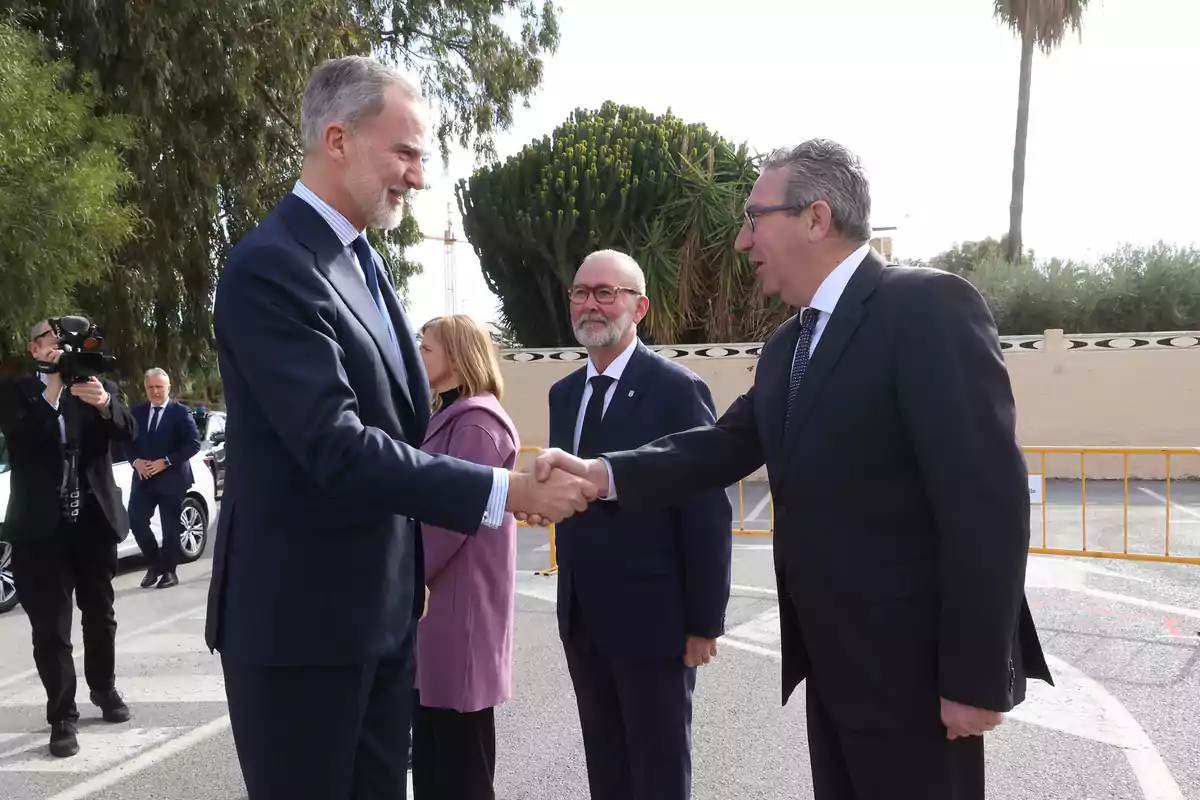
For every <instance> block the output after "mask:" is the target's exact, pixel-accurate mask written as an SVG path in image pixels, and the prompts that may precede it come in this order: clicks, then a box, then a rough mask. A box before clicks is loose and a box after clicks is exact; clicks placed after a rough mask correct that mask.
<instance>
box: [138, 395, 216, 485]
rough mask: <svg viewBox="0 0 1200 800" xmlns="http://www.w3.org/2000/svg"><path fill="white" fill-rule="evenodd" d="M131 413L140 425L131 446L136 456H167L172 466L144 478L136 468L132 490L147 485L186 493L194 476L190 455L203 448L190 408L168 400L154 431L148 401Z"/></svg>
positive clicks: (140, 404)
mask: <svg viewBox="0 0 1200 800" xmlns="http://www.w3.org/2000/svg"><path fill="white" fill-rule="evenodd" d="M130 413H132V414H133V421H134V423H135V424H136V426H137V433H136V434H135V436H134V439H133V445H132V447H131V450H132V453H133V458H144V459H146V460H147V461H153V460H155V459H157V458H166V459H167V460H168V461H170V462H171V465H170V466H169V467H167V468H166V469H165V470H163V471H162V472H160V473H159V474H157V475H155V476H154V477H153V478H147V479H145V480H143V479H141V478H139V477H138V475H137V473H136V472H134V474H133V486H132V487H131V491H132V490H133V489H138V488H141V487H145V488H148V489H149V488H153V489H154V490H155V491H159V492H164V493H167V494H178V495H184V494H187V490H188V489H190V488H191V486H192V481H193V480H194V479H195V476H194V475H192V464H191V461H190V459H191V457H192V456H194V455H196V453H199V452H200V431H198V430H197V429H196V420H195V419H194V418H193V417H192V411H191V409H189V408H188V407H187V406H185V405H183V404H182V403H180V402H177V401H175V400H168V401H167V404H166V405H165V406H163V410H162V417H161V419H159V421H158V426H157V427H156V428H155V429H154V430H153V431H151V430H150V404H149V403H139V404H137V405H136V406H134V407H133V410H132V411H131V412H130Z"/></svg>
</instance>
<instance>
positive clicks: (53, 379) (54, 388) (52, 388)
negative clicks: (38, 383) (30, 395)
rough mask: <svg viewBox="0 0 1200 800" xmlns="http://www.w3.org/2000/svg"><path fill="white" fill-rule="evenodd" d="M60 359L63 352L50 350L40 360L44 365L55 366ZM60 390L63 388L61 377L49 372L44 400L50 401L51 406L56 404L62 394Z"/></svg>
mask: <svg viewBox="0 0 1200 800" xmlns="http://www.w3.org/2000/svg"><path fill="white" fill-rule="evenodd" d="M62 357H63V351H62V350H59V349H57V348H56V349H54V350H51V351H50V352H49V353H47V354H46V357H45V358H44V359H42V360H43V361H44V362H45V363H46V364H57V363H58V361H59V359H61V358H62ZM62 388H63V381H62V375H60V374H58V373H57V372H51V373H50V374H49V375H47V376H46V391H45V395H46V399H47V400H48V401H50V403H51V405H53V404H56V403H58V398H59V395H61V394H62Z"/></svg>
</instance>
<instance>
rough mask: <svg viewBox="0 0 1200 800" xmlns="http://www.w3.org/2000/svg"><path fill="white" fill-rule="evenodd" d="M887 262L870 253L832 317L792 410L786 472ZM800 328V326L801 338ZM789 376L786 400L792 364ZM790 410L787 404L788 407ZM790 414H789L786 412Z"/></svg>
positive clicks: (785, 446)
mask: <svg viewBox="0 0 1200 800" xmlns="http://www.w3.org/2000/svg"><path fill="white" fill-rule="evenodd" d="M883 267H884V264H883V261H881V260H880V259H879V257H878V256H876V255H875V253H874V251H871V252H869V253H867V256H866V258H864V259H863V262H862V263H861V264H859V266H858V269H857V270H855V272H854V276H853V277H852V278H851V279H850V282H849V283H848V284H847V285H846V290H845V291H844V292H842V296H841V298H839V299H838V302H837V306H836V307H835V308H834V309H833V314H832V315H831V316H830V317H829V321H828V322H827V323H826V325H825V330H824V331H823V332H822V333H821V338H820V340H819V341H818V342H817V347H816V350H814V351H813V354H812V356H811V358H810V359H809V362H808V370H807V371H806V372H805V374H804V379H803V380H802V381H801V382H800V388H799V390H798V391H797V393H796V404H795V406H794V407H793V408H792V418H791V421H789V422H788V423H787V433H786V434H785V437H784V441H783V453H782V461H783V468H784V469H785V470H786V469H787V468H788V465H789V464H790V463H791V459H792V457H793V456H794V455H795V454H796V453H797V452H798V451H799V449H800V448H799V443H800V433H801V431H802V430H803V428H804V423H805V421H806V420H807V419H808V416H809V414H810V413H811V412H812V410H813V407H814V405H815V404H816V401H817V397H818V396H819V395H820V393H821V387H822V386H823V385H824V383H825V381H826V380H827V379H828V378H829V376H830V374H831V373H832V372H833V369H834V367H835V366H837V363H838V361H839V360H840V359H841V357H842V353H843V351H845V349H846V345H847V344H849V343H850V338H851V337H852V336H853V335H854V331H855V330H857V329H858V326H859V323H861V322H862V319H863V303H864V302H865V301H866V299H867V297H869V296H870V294H871V292H872V291H874V289H875V285H876V283H878V281H879V275H880V273H881V272H882V271H883ZM798 328H799V326H798V325H797V336H796V337H794V338H795V339H798V338H799V333H798ZM794 350H795V342H794V341H793V347H792V351H794ZM787 373H788V375H789V378H788V379H785V383H784V388H783V397H784V398H785V400H786V397H787V380H789V379H790V373H791V362H790V361H789V364H788V369H787ZM784 407H785V409H786V402H785V403H784ZM785 413H786V412H785Z"/></svg>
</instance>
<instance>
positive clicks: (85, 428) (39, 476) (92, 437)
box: [0, 377, 133, 544]
mask: <svg viewBox="0 0 1200 800" xmlns="http://www.w3.org/2000/svg"><path fill="white" fill-rule="evenodd" d="M102 383H103V384H104V388H105V389H106V390H107V391H108V394H109V396H110V397H112V414H111V416H110V418H108V419H106V418H104V417H103V416H101V414H100V412H99V411H98V410H97V409H96V408H95V407H93V406H90V405H88V404H87V403H84V402H83V401H82V400H79V399H78V398H76V397H74V396H72V395H71V394H70V393H69V392H68V391H67V390H64V391H63V394H62V398H61V399H60V400H59V406H58V407H59V410H60V411H61V413H62V414H63V417H64V419H69V418H71V417H72V416H74V417H77V418H78V420H79V442H80V456H79V463H80V468H81V470H82V474H83V481H85V482H86V485H87V486H88V487H90V489H91V491H92V494H93V495H95V498H96V502H97V504H99V506H100V508H101V509H102V510H103V511H104V519H105V520H106V521H107V523H108V524H107V525H105V526H104V528H103V529H102V530H101V531H100V534H101V535H102V536H104V537H105V538H106V539H109V540H111V541H112V542H113V543H114V544H117V543H119V542H121V541H123V540H124V539H125V537H126V536H128V535H129V515H128V514H127V513H126V510H125V503H124V501H123V500H122V498H121V491H120V490H119V489H118V488H117V484H116V481H115V480H114V479H113V462H112V452H111V450H110V445H111V443H112V442H114V441H116V442H130V441H132V439H133V418H132V417H130V416H129V411H128V410H127V409H126V408H125V405H124V404H123V403H122V402H121V400H120V398H119V397H117V387H116V385H115V384H113V382H112V381H110V380H105V379H102ZM45 390H46V387H45V384H43V383H42V381H41V380H40V379H39V378H37V377H29V378H19V379H17V380H7V381H3V382H0V430H3V431H4V438H5V440H6V441H7V442H8V455H9V462H10V466H11V467H12V479H11V480H12V484H11V487H10V493H9V498H8V512H7V514H6V516H5V522H4V538H5V539H6V540H7V541H10V542H18V541H30V540H34V539H48V538H50V537H52V536H54V535H55V534H56V533H57V532H58V530H59V521H60V520H61V519H62V498H61V487H62V479H63V461H64V459H65V457H66V455H65V451H64V447H63V443H62V435H61V432H60V428H59V421H58V416H59V412H56V411H55V410H54V408H53V407H52V406H51V405H50V404H49V403H47V402H46V400H45V399H44V398H43V397H42V393H43V392H44V391H45Z"/></svg>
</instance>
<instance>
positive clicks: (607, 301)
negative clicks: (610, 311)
mask: <svg viewBox="0 0 1200 800" xmlns="http://www.w3.org/2000/svg"><path fill="white" fill-rule="evenodd" d="M622 292H628V293H629V294H635V295H637V296H638V297H641V295H642V293H641V292H639V291H638V290H637V289H630V288H629V287H628V286H572V287H571V288H570V289H568V290H567V297H569V298H570V300H571V302H572V303H574V304H575V305H583V304H584V303H586V302H587V299H588V297H590V296H591V295H593V294H594V295H596V302H597V303H599V304H600V305H602V306H608V305H612V303H613V301H614V300H616V299H617V295H619V294H621V293H622Z"/></svg>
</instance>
